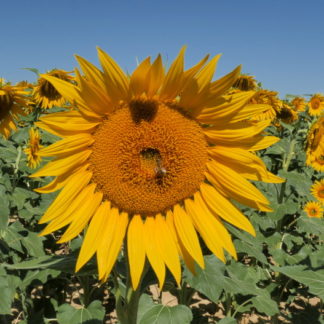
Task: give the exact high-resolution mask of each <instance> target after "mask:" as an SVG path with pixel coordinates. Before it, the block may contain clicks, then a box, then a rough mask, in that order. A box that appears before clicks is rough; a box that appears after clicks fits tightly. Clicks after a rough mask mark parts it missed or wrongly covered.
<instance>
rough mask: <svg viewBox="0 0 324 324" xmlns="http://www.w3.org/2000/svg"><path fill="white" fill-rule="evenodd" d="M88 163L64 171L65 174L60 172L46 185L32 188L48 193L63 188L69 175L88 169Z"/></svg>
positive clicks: (68, 179)
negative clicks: (67, 171) (69, 170)
mask: <svg viewBox="0 0 324 324" xmlns="http://www.w3.org/2000/svg"><path fill="white" fill-rule="evenodd" d="M88 167H89V164H85V165H82V166H80V167H79V168H76V169H75V170H73V171H72V172H71V173H70V172H69V173H66V174H62V175H61V176H58V177H56V178H55V179H54V180H53V181H51V182H50V183H48V184H47V185H45V186H43V187H40V188H36V189H34V191H36V192H39V193H50V192H54V191H57V190H59V189H61V188H63V187H64V186H65V185H66V184H67V183H68V182H69V181H70V179H71V177H72V176H73V175H75V174H76V173H78V172H81V173H82V172H84V171H86V170H87V169H88Z"/></svg>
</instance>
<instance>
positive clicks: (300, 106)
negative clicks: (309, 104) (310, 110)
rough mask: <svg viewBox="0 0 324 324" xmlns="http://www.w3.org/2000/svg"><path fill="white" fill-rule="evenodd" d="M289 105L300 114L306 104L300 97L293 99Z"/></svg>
mask: <svg viewBox="0 0 324 324" xmlns="http://www.w3.org/2000/svg"><path fill="white" fill-rule="evenodd" d="M291 104H292V105H293V106H294V108H295V110H296V111H298V112H300V111H304V110H305V108H306V102H305V99H304V98H302V97H295V98H294V99H293V100H292V102H291Z"/></svg>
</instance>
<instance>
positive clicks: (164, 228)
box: [155, 214, 181, 286]
mask: <svg viewBox="0 0 324 324" xmlns="http://www.w3.org/2000/svg"><path fill="white" fill-rule="evenodd" d="M155 233H156V240H157V244H158V248H159V250H160V253H161V256H162V258H163V260H164V262H165V264H166V265H167V267H168V268H169V270H170V272H171V273H172V274H173V276H174V279H175V281H176V283H177V284H178V286H180V281H181V267H180V260H179V254H178V251H177V245H176V243H175V241H174V239H173V237H172V234H171V233H170V231H169V228H168V225H167V224H166V222H165V219H164V217H163V216H162V215H161V214H158V215H156V216H155Z"/></svg>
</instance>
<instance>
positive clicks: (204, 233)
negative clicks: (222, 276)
mask: <svg viewBox="0 0 324 324" xmlns="http://www.w3.org/2000/svg"><path fill="white" fill-rule="evenodd" d="M185 207H186V211H187V213H188V214H189V215H190V216H191V218H192V220H193V223H194V225H195V227H196V229H197V231H198V232H199V233H200V235H201V237H202V239H203V240H204V242H205V243H206V245H207V247H208V248H209V250H210V251H211V252H212V253H214V254H215V255H216V256H217V257H218V258H219V259H220V260H222V261H223V262H225V257H224V252H223V245H224V242H220V241H219V233H217V227H216V225H215V222H214V221H213V217H214V216H212V215H211V214H208V213H206V212H205V211H204V210H203V209H202V208H201V207H200V206H199V205H198V204H197V203H195V202H194V201H193V200H191V199H187V200H186V201H185ZM219 243H221V244H219Z"/></svg>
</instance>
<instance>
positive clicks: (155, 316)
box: [139, 305, 192, 324]
mask: <svg viewBox="0 0 324 324" xmlns="http://www.w3.org/2000/svg"><path fill="white" fill-rule="evenodd" d="M191 320H192V313H191V310H190V308H189V307H187V306H184V305H177V306H173V307H169V306H164V305H154V306H153V307H152V308H151V309H149V310H148V311H147V312H146V313H145V314H144V315H143V317H142V319H141V321H140V323H139V324H153V323H154V324H189V323H190V322H191Z"/></svg>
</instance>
